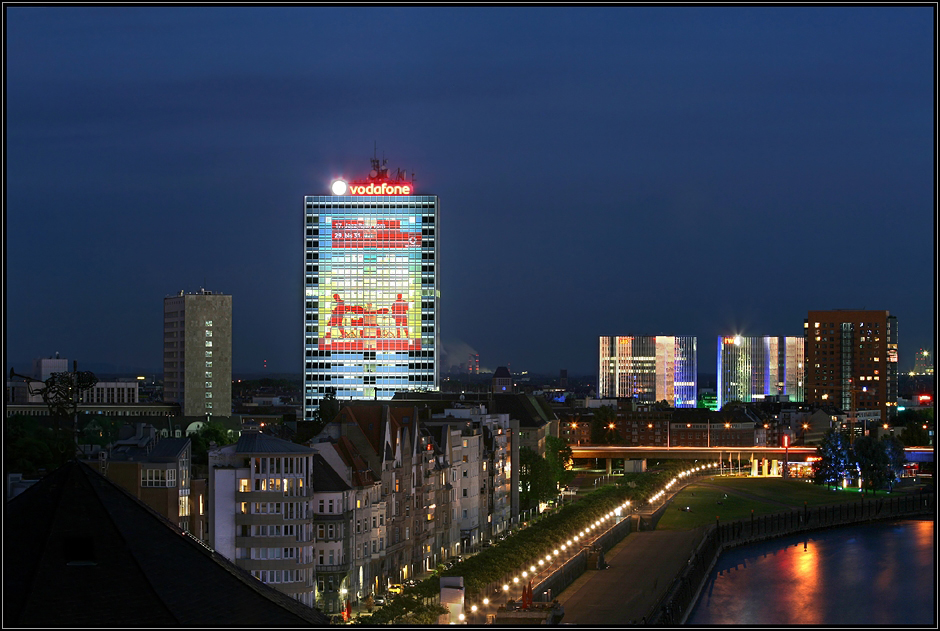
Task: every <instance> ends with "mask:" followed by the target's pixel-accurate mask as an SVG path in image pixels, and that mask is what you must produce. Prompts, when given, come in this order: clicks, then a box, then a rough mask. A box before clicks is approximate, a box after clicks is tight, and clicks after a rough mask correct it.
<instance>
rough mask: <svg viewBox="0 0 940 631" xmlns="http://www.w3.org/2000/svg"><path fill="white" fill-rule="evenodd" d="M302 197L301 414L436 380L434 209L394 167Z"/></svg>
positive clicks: (433, 199)
mask: <svg viewBox="0 0 940 631" xmlns="http://www.w3.org/2000/svg"><path fill="white" fill-rule="evenodd" d="M332 188H333V192H334V195H321V196H317V195H313V196H307V197H305V198H304V259H305V260H304V419H305V420H310V419H311V418H312V415H313V413H314V412H315V411H316V409H317V407H318V405H319V401H320V399H322V398H323V397H324V396H325V395H326V393H327V392H329V391H330V390H331V389H332V390H333V391H334V392H335V395H336V398H337V399H368V400H377V399H391V398H392V396H393V395H394V394H395V392H399V391H406V390H418V391H421V390H437V389H438V380H439V374H438V359H439V357H438V352H439V349H440V344H439V332H438V328H437V322H436V316H437V313H438V303H439V299H440V289H439V285H438V278H439V268H438V265H437V261H438V239H439V236H440V235H439V232H438V211H439V201H438V198H437V196H435V195H414V194H412V193H413V192H414V189H413V187H412V185H411V182H407V181H406V180H405V179H404V177H403V175H402V174H401V173H400V172H399V174H398V175H397V176H393V177H389V176H388V173H387V170H386V169H384V168H381V165H379V164H378V163H377V161H375V160H374V161H373V170H372V173H371V174H370V176H369V178H368V179H366V180H363V181H360V182H351V183H349V184H346V183H345V182H343V181H337V182H334V184H333V187H332Z"/></svg>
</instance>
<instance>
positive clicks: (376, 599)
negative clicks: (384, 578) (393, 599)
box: [372, 594, 385, 605]
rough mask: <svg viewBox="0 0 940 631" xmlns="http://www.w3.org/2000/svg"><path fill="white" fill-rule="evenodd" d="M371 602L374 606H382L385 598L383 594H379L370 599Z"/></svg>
mask: <svg viewBox="0 0 940 631" xmlns="http://www.w3.org/2000/svg"><path fill="white" fill-rule="evenodd" d="M372 602H374V603H375V604H376V605H384V604H385V596H384V595H383V594H379V595H377V596H375V597H374V598H373V599H372Z"/></svg>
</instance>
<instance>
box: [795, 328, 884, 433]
mask: <svg viewBox="0 0 940 631" xmlns="http://www.w3.org/2000/svg"><path fill="white" fill-rule="evenodd" d="M803 331H804V337H805V356H806V359H805V362H804V364H805V366H806V392H805V400H806V403H808V404H811V405H814V406H825V405H834V406H838V407H840V408H841V409H843V410H848V411H850V412H851V411H852V410H858V411H861V410H878V411H879V412H880V418H881V419H883V420H888V419H889V418H891V417H893V416H895V414H896V413H897V400H898V322H897V318H896V317H895V316H892V315H891V314H890V312H888V311H866V310H853V309H835V310H830V311H810V312H809V315H808V317H807V319H806V320H805V321H804V323H803Z"/></svg>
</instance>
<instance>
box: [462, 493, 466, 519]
mask: <svg viewBox="0 0 940 631" xmlns="http://www.w3.org/2000/svg"><path fill="white" fill-rule="evenodd" d="M463 496H464V497H467V489H464V490H463ZM464 512H467V511H464ZM464 517H466V515H464Z"/></svg>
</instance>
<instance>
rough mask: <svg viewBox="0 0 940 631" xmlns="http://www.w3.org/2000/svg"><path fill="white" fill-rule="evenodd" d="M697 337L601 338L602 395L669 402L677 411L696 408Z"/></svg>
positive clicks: (652, 401)
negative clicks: (678, 409)
mask: <svg viewBox="0 0 940 631" xmlns="http://www.w3.org/2000/svg"><path fill="white" fill-rule="evenodd" d="M696 344H697V342H696V338H695V337H690V336H669V335H654V336H649V335H648V336H616V337H605V336H602V337H601V338H600V362H599V367H598V396H599V397H600V398H605V397H614V398H619V397H634V398H636V399H637V400H638V401H640V402H645V403H655V402H657V401H666V402H667V403H669V405H670V406H672V407H675V408H686V407H695V405H696V400H697V383H698V352H697V347H696Z"/></svg>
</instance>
